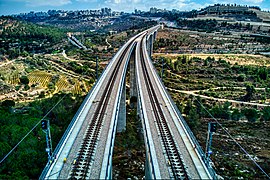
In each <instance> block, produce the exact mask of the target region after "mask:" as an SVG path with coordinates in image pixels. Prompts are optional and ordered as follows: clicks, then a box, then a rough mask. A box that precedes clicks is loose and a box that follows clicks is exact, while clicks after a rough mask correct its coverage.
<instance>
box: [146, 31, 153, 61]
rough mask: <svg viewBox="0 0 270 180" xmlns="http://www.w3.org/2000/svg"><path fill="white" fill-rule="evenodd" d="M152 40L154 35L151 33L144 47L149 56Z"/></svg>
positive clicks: (150, 54) (151, 51)
mask: <svg viewBox="0 0 270 180" xmlns="http://www.w3.org/2000/svg"><path fill="white" fill-rule="evenodd" d="M153 42H154V35H153V34H151V35H150V36H149V37H148V39H147V41H146V48H147V51H148V54H149V56H150V57H151V56H152V54H153Z"/></svg>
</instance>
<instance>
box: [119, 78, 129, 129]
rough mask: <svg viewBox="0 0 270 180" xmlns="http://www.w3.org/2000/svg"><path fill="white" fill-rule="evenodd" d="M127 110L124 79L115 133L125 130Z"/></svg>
mask: <svg viewBox="0 0 270 180" xmlns="http://www.w3.org/2000/svg"><path fill="white" fill-rule="evenodd" d="M126 114H127V110H126V78H125V82H124V85H123V88H122V93H121V99H120V106H119V115H118V121H117V132H123V131H124V130H126V123H127V118H126Z"/></svg>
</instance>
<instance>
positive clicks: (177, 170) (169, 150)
mask: <svg viewBox="0 0 270 180" xmlns="http://www.w3.org/2000/svg"><path fill="white" fill-rule="evenodd" d="M140 50H141V53H140V60H141V64H142V71H143V76H144V78H145V81H146V83H145V84H146V88H147V92H148V94H149V98H150V102H151V105H152V109H153V113H154V118H155V123H156V125H157V127H158V128H157V129H158V132H159V134H160V138H161V142H162V146H163V148H164V150H165V154H166V157H167V159H168V165H169V166H170V170H171V173H172V175H173V178H174V179H190V178H189V176H188V173H187V170H186V167H185V165H184V162H183V160H182V159H183V158H182V157H181V154H180V152H179V148H178V147H177V144H176V142H175V140H174V138H173V135H172V133H171V131H170V128H169V126H168V124H167V121H166V118H165V116H164V114H163V111H162V109H161V107H160V104H159V101H158V98H157V95H156V93H155V89H154V87H153V84H152V81H151V79H150V76H149V72H148V70H147V68H146V62H145V61H146V60H145V58H144V55H143V47H142V41H141V42H140Z"/></svg>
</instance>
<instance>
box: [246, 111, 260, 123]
mask: <svg viewBox="0 0 270 180" xmlns="http://www.w3.org/2000/svg"><path fill="white" fill-rule="evenodd" d="M243 112H244V115H245V116H246V118H247V120H248V121H249V122H256V121H257V120H258V118H259V117H260V113H259V111H258V110H257V109H254V108H246V109H244V110H243Z"/></svg>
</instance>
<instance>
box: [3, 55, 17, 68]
mask: <svg viewBox="0 0 270 180" xmlns="http://www.w3.org/2000/svg"><path fill="white" fill-rule="evenodd" d="M4 58H5V60H6V61H8V62H5V63H3V64H0V67H4V66H6V65H8V64H11V63H13V62H14V61H16V59H13V60H9V59H8V58H6V57H4Z"/></svg>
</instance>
